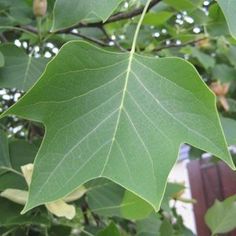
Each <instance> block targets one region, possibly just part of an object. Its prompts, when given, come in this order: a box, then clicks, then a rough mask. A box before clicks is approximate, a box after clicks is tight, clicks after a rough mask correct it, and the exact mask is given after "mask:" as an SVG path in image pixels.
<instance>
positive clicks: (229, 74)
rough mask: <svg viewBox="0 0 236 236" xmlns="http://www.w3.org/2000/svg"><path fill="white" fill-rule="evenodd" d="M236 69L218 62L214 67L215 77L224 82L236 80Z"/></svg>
mask: <svg viewBox="0 0 236 236" xmlns="http://www.w3.org/2000/svg"><path fill="white" fill-rule="evenodd" d="M235 73H236V70H235V69H234V68H232V67H230V66H228V65H226V64H217V65H215V66H214V67H213V69H212V74H213V78H214V79H216V80H220V81H222V82H229V81H231V80H236V76H235Z"/></svg>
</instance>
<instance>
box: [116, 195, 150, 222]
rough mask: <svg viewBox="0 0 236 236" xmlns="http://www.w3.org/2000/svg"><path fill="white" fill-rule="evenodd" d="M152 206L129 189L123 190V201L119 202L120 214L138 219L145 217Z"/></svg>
mask: <svg viewBox="0 0 236 236" xmlns="http://www.w3.org/2000/svg"><path fill="white" fill-rule="evenodd" d="M152 211H153V208H152V207H151V206H150V205H149V204H148V203H147V202H145V201H144V200H143V199H141V198H138V197H137V195H134V194H133V193H131V192H129V191H125V195H124V198H123V201H122V203H121V212H122V216H123V217H124V218H126V219H132V220H138V219H143V218H145V217H147V216H148V215H149V214H150V213H151V212H152Z"/></svg>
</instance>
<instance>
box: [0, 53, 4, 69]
mask: <svg viewBox="0 0 236 236" xmlns="http://www.w3.org/2000/svg"><path fill="white" fill-rule="evenodd" d="M4 64H5V60H4V56H3V54H2V52H1V51H0V67H3V66H4Z"/></svg>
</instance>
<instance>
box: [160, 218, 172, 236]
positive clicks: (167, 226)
mask: <svg viewBox="0 0 236 236" xmlns="http://www.w3.org/2000/svg"><path fill="white" fill-rule="evenodd" d="M166 235H168V236H172V235H174V230H173V226H172V224H171V223H170V221H169V220H167V219H164V221H163V222H162V224H161V226H160V236H166Z"/></svg>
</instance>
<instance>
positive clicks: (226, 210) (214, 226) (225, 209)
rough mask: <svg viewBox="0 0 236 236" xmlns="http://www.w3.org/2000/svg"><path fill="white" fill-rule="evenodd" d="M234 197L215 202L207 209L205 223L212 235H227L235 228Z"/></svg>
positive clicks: (235, 197)
mask: <svg viewBox="0 0 236 236" xmlns="http://www.w3.org/2000/svg"><path fill="white" fill-rule="evenodd" d="M235 218H236V196H235V195H234V196H231V197H229V198H227V199H225V200H224V201H222V202H220V201H218V200H216V201H215V203H214V205H213V206H212V207H211V208H209V209H208V211H207V213H206V215H205V221H206V224H207V225H208V227H209V228H210V229H211V232H212V235H216V234H221V233H227V232H229V231H231V230H233V229H234V228H236V222H235Z"/></svg>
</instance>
